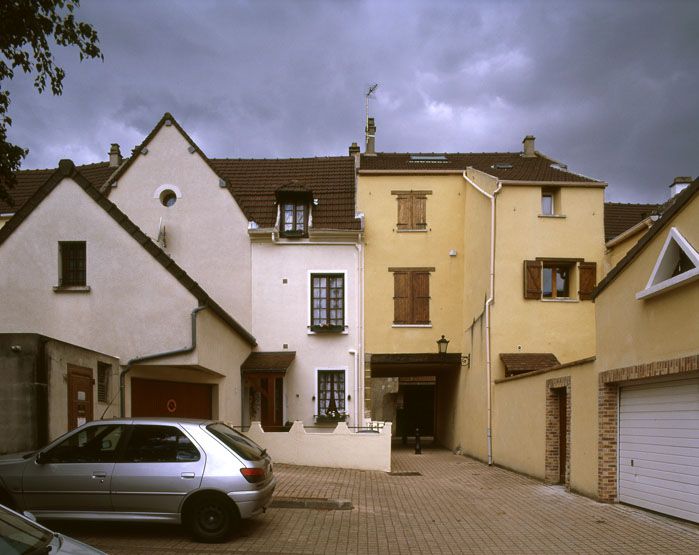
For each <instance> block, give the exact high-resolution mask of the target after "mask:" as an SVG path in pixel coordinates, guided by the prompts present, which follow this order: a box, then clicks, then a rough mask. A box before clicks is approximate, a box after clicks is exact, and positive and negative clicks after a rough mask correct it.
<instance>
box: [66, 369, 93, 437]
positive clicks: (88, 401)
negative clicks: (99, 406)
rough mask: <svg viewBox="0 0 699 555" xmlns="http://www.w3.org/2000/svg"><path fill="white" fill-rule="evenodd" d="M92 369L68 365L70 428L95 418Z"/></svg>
mask: <svg viewBox="0 0 699 555" xmlns="http://www.w3.org/2000/svg"><path fill="white" fill-rule="evenodd" d="M94 383H95V380H93V379H92V369H91V368H83V367H82V366H73V365H72V364H69V365H68V430H73V429H75V428H77V427H78V426H82V425H83V424H85V422H89V421H90V420H92V419H93V412H92V410H93V406H92V386H93V384H94Z"/></svg>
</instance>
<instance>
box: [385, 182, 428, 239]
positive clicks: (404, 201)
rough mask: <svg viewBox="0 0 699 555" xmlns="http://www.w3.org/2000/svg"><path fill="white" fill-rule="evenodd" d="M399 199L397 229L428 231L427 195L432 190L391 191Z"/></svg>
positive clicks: (399, 230) (400, 230)
mask: <svg viewBox="0 0 699 555" xmlns="http://www.w3.org/2000/svg"><path fill="white" fill-rule="evenodd" d="M391 194H392V195H394V196H395V197H396V201H397V209H398V212H397V217H396V231H398V232H404V231H421V232H422V231H428V228H427V195H431V194H432V191H412V190H411V191H391Z"/></svg>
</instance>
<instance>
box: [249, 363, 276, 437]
mask: <svg viewBox="0 0 699 555" xmlns="http://www.w3.org/2000/svg"><path fill="white" fill-rule="evenodd" d="M245 385H246V386H247V387H248V388H249V392H250V394H249V399H248V403H249V405H248V414H249V415H250V420H259V421H260V423H261V424H262V428H263V429H264V430H266V431H274V430H275V429H276V428H281V427H282V426H283V425H284V374H281V373H278V372H269V373H264V374H246V376H245Z"/></svg>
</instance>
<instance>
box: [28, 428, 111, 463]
mask: <svg viewBox="0 0 699 555" xmlns="http://www.w3.org/2000/svg"><path fill="white" fill-rule="evenodd" d="M123 430H124V428H123V426H107V425H96V426H88V427H87V428H84V429H82V430H80V431H79V432H77V433H75V434H73V435H71V436H70V437H68V438H67V439H65V440H64V441H62V442H61V443H59V444H58V445H56V446H55V447H54V448H52V449H51V450H50V451H47V452H46V453H45V454H42V455H41V462H42V463H43V462H46V463H96V462H112V461H114V459H115V454H116V449H117V446H118V444H119V440H120V439H121V437H122V435H123Z"/></svg>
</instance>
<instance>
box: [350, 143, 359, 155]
mask: <svg viewBox="0 0 699 555" xmlns="http://www.w3.org/2000/svg"><path fill="white" fill-rule="evenodd" d="M357 154H359V145H358V144H357V143H352V144H351V145H350V147H349V155H350V156H356V155H357Z"/></svg>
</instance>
